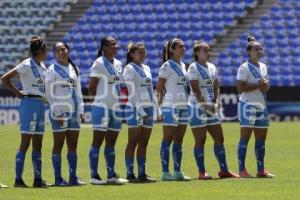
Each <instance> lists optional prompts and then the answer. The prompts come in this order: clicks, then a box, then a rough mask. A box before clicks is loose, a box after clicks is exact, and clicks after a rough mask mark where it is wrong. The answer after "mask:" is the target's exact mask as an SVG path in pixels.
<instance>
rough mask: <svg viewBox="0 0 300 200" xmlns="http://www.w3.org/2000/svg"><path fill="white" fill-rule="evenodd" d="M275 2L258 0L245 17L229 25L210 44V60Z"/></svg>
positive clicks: (245, 30)
mask: <svg viewBox="0 0 300 200" xmlns="http://www.w3.org/2000/svg"><path fill="white" fill-rule="evenodd" d="M275 3H276V0H259V1H258V3H257V4H256V7H254V8H249V9H248V10H247V14H246V15H245V17H243V18H240V19H238V22H237V24H236V25H235V26H232V27H229V28H228V30H227V31H226V34H225V35H223V36H220V37H219V38H217V40H216V42H215V44H214V45H213V46H212V60H213V59H214V58H216V57H218V55H219V54H220V53H221V52H222V51H223V50H224V49H226V48H227V47H228V46H229V44H230V43H231V42H233V41H235V40H236V39H237V38H239V36H240V34H241V33H244V32H247V30H248V29H249V27H250V26H251V25H252V24H253V23H255V22H256V21H257V20H259V19H260V18H261V17H262V16H263V15H264V14H265V13H266V12H268V11H269V10H270V9H271V7H272V6H273V5H274V4H275Z"/></svg>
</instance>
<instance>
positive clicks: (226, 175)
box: [218, 171, 240, 178]
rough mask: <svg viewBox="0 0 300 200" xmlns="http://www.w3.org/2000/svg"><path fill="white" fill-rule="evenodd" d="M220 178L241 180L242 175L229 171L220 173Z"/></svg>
mask: <svg viewBox="0 0 300 200" xmlns="http://www.w3.org/2000/svg"><path fill="white" fill-rule="evenodd" d="M218 176H219V177H220V178H240V175H238V174H235V173H233V172H231V171H227V172H223V171H219V173H218Z"/></svg>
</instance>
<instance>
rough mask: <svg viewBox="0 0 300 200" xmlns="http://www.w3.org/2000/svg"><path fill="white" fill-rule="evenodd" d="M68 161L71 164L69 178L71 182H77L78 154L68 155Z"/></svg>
mask: <svg viewBox="0 0 300 200" xmlns="http://www.w3.org/2000/svg"><path fill="white" fill-rule="evenodd" d="M67 159H68V163H69V177H70V180H71V181H77V175H76V170H77V153H68V154H67Z"/></svg>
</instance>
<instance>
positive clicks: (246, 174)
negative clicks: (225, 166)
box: [239, 169, 253, 178]
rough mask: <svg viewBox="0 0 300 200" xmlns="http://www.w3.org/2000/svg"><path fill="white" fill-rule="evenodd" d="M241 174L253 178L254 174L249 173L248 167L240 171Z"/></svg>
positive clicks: (242, 176) (243, 176)
mask: <svg viewBox="0 0 300 200" xmlns="http://www.w3.org/2000/svg"><path fill="white" fill-rule="evenodd" d="M239 175H240V177H241V178H253V176H252V175H251V174H249V173H248V171H247V170H246V169H244V170H243V171H240V172H239Z"/></svg>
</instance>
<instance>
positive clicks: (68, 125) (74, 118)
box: [49, 112, 80, 132]
mask: <svg viewBox="0 0 300 200" xmlns="http://www.w3.org/2000/svg"><path fill="white" fill-rule="evenodd" d="M60 117H63V118H64V122H63V125H62V126H60V125H59V124H58V123H57V121H56V120H55V117H54V115H53V114H51V112H49V119H50V123H51V126H52V130H53V132H64V131H68V130H70V131H79V129H80V116H79V115H78V113H77V112H72V113H69V112H66V113H63V114H62V116H60Z"/></svg>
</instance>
